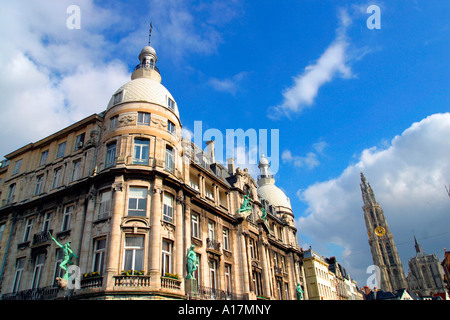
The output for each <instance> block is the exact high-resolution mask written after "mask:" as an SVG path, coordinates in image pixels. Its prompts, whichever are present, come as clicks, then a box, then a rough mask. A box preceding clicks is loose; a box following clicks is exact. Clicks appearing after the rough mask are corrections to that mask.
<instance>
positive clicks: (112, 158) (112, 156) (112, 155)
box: [105, 142, 116, 168]
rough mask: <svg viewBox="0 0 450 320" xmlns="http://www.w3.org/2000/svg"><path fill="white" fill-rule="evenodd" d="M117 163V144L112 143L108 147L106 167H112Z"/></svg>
mask: <svg viewBox="0 0 450 320" xmlns="http://www.w3.org/2000/svg"><path fill="white" fill-rule="evenodd" d="M115 162H116V143H115V142H114V143H110V144H108V145H107V147H106V163H105V167H106V168H108V167H111V166H113V165H114V164H115Z"/></svg>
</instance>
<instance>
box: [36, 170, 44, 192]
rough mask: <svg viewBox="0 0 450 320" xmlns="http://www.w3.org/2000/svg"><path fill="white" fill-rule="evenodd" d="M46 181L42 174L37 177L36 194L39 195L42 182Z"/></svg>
mask: <svg viewBox="0 0 450 320" xmlns="http://www.w3.org/2000/svg"><path fill="white" fill-rule="evenodd" d="M43 182H44V175H43V174H42V175H40V176H37V177H36V188H34V194H35V195H38V194H40V193H41V191H42V184H43Z"/></svg>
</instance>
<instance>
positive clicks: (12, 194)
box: [6, 183, 16, 203]
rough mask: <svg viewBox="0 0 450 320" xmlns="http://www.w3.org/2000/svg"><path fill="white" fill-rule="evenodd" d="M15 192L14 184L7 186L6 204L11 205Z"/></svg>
mask: <svg viewBox="0 0 450 320" xmlns="http://www.w3.org/2000/svg"><path fill="white" fill-rule="evenodd" d="M15 191H16V184H15V183H13V184H11V185H10V186H9V192H8V198H7V199H6V202H7V203H11V202H13V201H14V192H15Z"/></svg>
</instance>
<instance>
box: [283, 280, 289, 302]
mask: <svg viewBox="0 0 450 320" xmlns="http://www.w3.org/2000/svg"><path fill="white" fill-rule="evenodd" d="M284 298H285V299H286V300H289V284H288V283H287V282H285V283H284Z"/></svg>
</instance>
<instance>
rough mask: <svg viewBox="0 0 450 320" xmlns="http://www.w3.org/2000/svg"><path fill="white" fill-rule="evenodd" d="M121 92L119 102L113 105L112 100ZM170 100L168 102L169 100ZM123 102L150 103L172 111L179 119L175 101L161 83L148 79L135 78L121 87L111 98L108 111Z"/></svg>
mask: <svg viewBox="0 0 450 320" xmlns="http://www.w3.org/2000/svg"><path fill="white" fill-rule="evenodd" d="M120 92H122V97H121V100H120V101H118V102H117V101H116V103H114V100H115V99H114V98H115V96H116V95H117V94H120ZM169 99H170V100H169ZM124 102H150V103H155V104H159V105H161V106H163V107H165V108H167V109H169V110H172V111H173V112H174V113H175V114H176V115H177V117H179V116H180V115H179V112H178V106H177V104H176V103H175V99H174V98H173V97H172V95H171V94H170V92H169V90H167V89H166V87H164V86H163V85H162V84H161V83H159V82H157V81H155V80H153V79H150V78H136V79H134V80H131V81H129V82H127V83H125V84H124V85H123V86H121V87H120V88H119V89H118V90H117V91H116V92H115V93H114V95H113V96H112V97H111V100H110V101H109V104H108V108H107V110H109V109H110V108H111V107H112V106H113V105H114V104H117V103H124Z"/></svg>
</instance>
